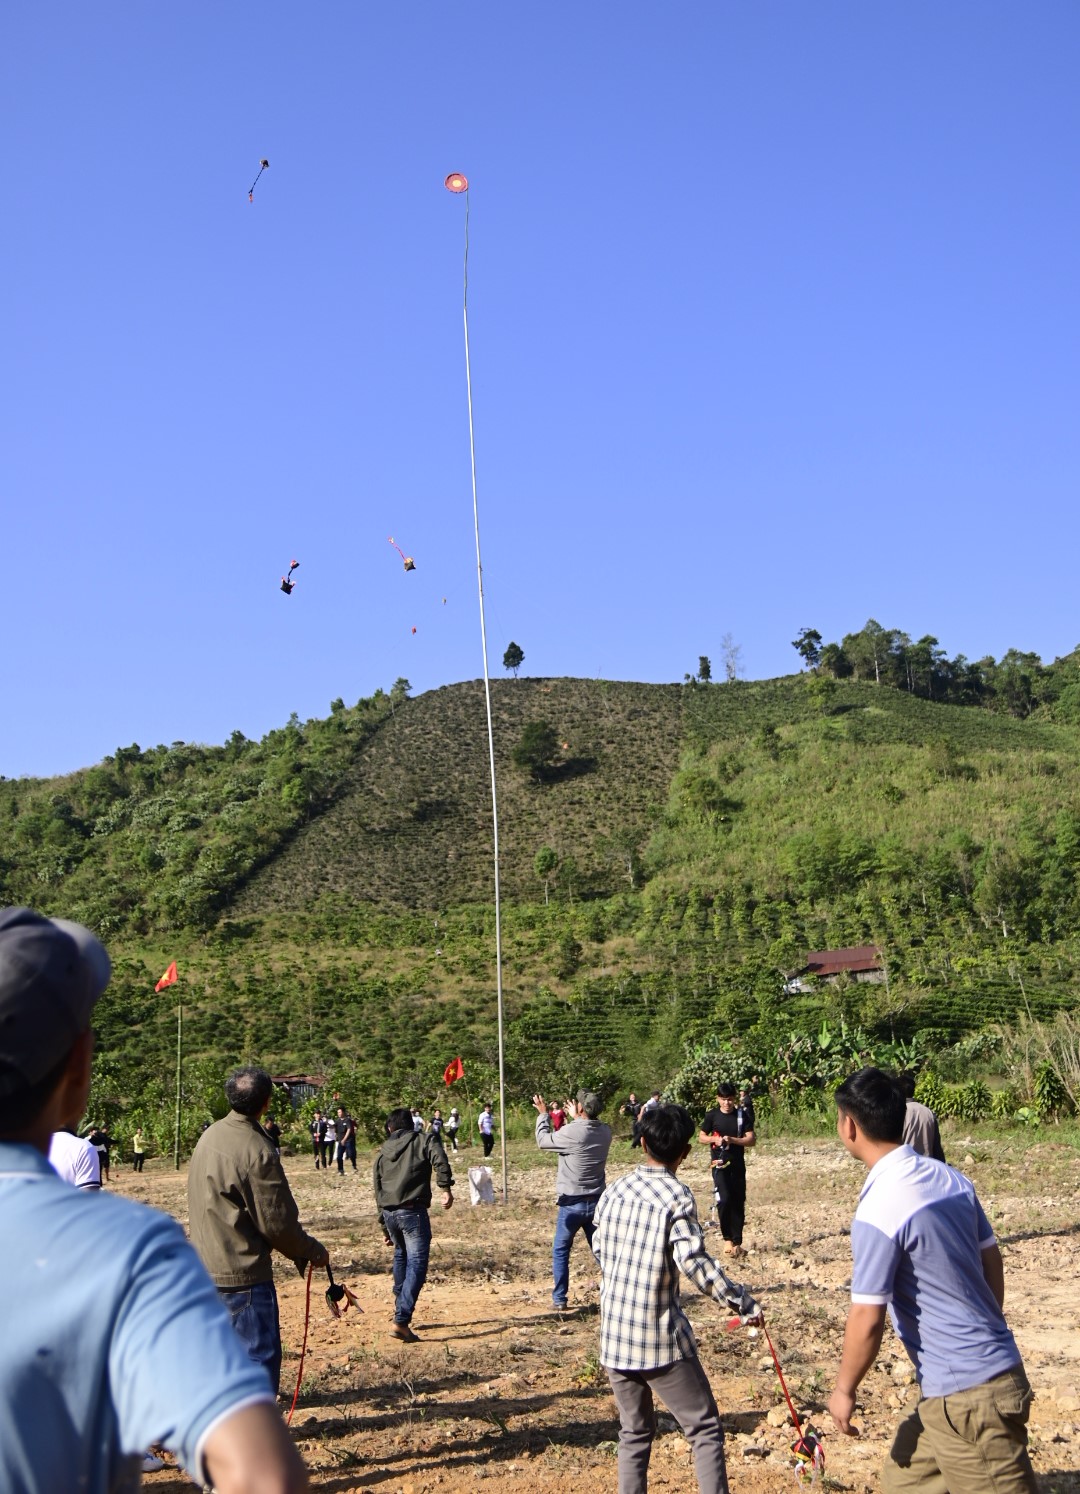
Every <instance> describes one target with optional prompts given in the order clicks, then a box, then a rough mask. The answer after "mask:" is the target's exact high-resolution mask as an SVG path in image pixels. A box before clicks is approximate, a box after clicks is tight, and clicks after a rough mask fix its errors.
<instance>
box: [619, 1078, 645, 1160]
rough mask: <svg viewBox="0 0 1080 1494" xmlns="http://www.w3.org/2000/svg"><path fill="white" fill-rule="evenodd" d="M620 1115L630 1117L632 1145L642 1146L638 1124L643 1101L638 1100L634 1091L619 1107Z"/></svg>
mask: <svg viewBox="0 0 1080 1494" xmlns="http://www.w3.org/2000/svg"><path fill="white" fill-rule="evenodd" d="M619 1114H620V1115H628V1116H629V1117H630V1145H631V1146H640V1145H641V1136H640V1133H639V1132H638V1124H637V1122H638V1116H639V1115H640V1114H641V1101H640V1100H639V1099H638V1097H637V1095H636V1094H635V1093H634V1091H633V1090H631V1091H630V1094H629V1095H628V1097H627V1099H626V1100H625V1102H624V1103H623V1104H622V1105H620V1106H619Z"/></svg>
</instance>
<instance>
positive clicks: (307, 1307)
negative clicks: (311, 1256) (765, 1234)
mask: <svg viewBox="0 0 1080 1494" xmlns="http://www.w3.org/2000/svg"><path fill="white" fill-rule="evenodd" d="M312 1269H313V1268H312V1263H311V1262H310V1261H308V1268H307V1297H306V1299H305V1301H304V1342H303V1343H302V1344H301V1345H300V1368H299V1369H298V1370H297V1371H296V1389H295V1390H294V1391H293V1398H292V1405H291V1406H290V1407H289V1414H288V1416H286V1418H285V1425H286V1426H290V1425H291V1424H292V1414H293V1412H294V1411H295V1410H296V1402H297V1401H298V1400H299V1398H300V1381H301V1380H302V1379H303V1375H304V1356H305V1355H306V1354H307V1334H308V1322H309V1321H310V1319H311V1272H312ZM768 1336H769V1335H768V1334H766V1335H765V1337H766V1338H768ZM769 1348H770V1349H771V1348H772V1344H770V1345H769ZM775 1357H776V1356H775V1354H774V1355H773V1358H774V1359H775ZM776 1367H777V1369H779V1368H780V1366H779V1365H777V1366H776ZM780 1383H781V1385H782V1384H783V1383H784V1381H783V1377H782V1376H781V1379H780ZM790 1404H791V1402H790V1401H789V1402H788V1405H790ZM796 1425H798V1423H796Z"/></svg>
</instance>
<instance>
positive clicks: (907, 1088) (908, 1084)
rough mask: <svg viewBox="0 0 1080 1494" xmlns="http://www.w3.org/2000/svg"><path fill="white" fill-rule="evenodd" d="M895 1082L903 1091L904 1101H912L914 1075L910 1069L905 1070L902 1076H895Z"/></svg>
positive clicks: (913, 1095) (913, 1096)
mask: <svg viewBox="0 0 1080 1494" xmlns="http://www.w3.org/2000/svg"><path fill="white" fill-rule="evenodd" d="M896 1082H897V1084H899V1086H900V1088H901V1090H902V1091H903V1095H904V1099H905V1100H913V1099H914V1098H915V1075H914V1074H913V1073H912V1072H911V1070H910V1069H905V1070H904V1072H903V1073H902V1074H897V1076H896Z"/></svg>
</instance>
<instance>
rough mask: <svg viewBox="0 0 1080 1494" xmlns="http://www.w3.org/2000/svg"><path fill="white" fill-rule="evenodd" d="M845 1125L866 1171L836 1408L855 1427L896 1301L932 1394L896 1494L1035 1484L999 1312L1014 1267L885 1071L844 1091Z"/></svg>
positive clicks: (1024, 1403)
mask: <svg viewBox="0 0 1080 1494" xmlns="http://www.w3.org/2000/svg"><path fill="white" fill-rule="evenodd" d="M836 1104H837V1110H838V1112H839V1113H838V1119H837V1134H838V1135H839V1137H840V1140H841V1141H842V1142H843V1144H844V1146H845V1147H846V1148H847V1150H848V1151H849V1152H850V1153H851V1155H852V1156H853V1157H855V1158H856V1159H857V1160H858V1161H860V1162H861V1163H863V1165H864V1166H865V1167H866V1168H867V1169H868V1174H867V1178H866V1182H865V1183H864V1185H863V1189H862V1192H861V1193H860V1195H859V1206H858V1208H857V1209H856V1211H855V1220H854V1223H853V1224H852V1227H851V1254H852V1259H853V1269H852V1276H851V1310H850V1312H849V1313H848V1320H847V1325H846V1327H845V1329H844V1348H843V1353H842V1355H841V1359H840V1368H839V1370H838V1372H837V1376H836V1387H835V1389H834V1390H833V1393H832V1395H831V1397H830V1398H829V1412H830V1414H831V1416H832V1418H833V1421H835V1423H836V1425H837V1427H838V1428H839V1430H840V1431H841V1432H846V1433H849V1434H852V1433H853V1430H854V1429H853V1427H852V1425H851V1418H852V1415H853V1414H854V1410H855V1390H856V1387H857V1386H858V1385H859V1382H860V1381H861V1380H862V1379H863V1377H864V1375H865V1374H866V1373H867V1371H868V1370H869V1368H870V1366H871V1365H872V1364H873V1362H874V1360H875V1359H876V1357H877V1353H878V1349H879V1348H880V1347H881V1337H882V1333H883V1331H884V1328H885V1315H886V1312H888V1315H889V1317H890V1319H891V1320H892V1325H893V1327H894V1329H895V1330H896V1332H897V1334H898V1335H899V1338H900V1341H901V1343H902V1344H903V1345H904V1348H905V1349H906V1350H907V1352H908V1355H909V1356H910V1358H911V1361H912V1363H913V1364H914V1366H915V1374H916V1378H917V1379H918V1381H919V1387H920V1390H921V1392H922V1398H921V1399H920V1401H919V1403H918V1405H917V1406H916V1408H915V1411H914V1413H913V1414H912V1415H911V1416H909V1417H908V1418H907V1419H906V1420H905V1421H904V1422H902V1423H901V1425H900V1427H899V1429H898V1431H897V1434H896V1438H895V1440H894V1442H893V1445H892V1448H891V1450H890V1453H889V1457H888V1459H887V1461H886V1464H885V1469H884V1477H883V1484H882V1487H883V1488H884V1489H885V1490H886V1494H911V1491H915V1490H919V1491H921V1494H989V1491H990V1490H993V1491H994V1494H1035V1488H1036V1485H1035V1475H1034V1472H1033V1471H1032V1467H1031V1461H1030V1459H1029V1457H1028V1452H1027V1419H1028V1412H1029V1409H1030V1405H1031V1388H1030V1386H1029V1385H1028V1381H1027V1376H1026V1375H1025V1373H1024V1366H1023V1363H1022V1361H1021V1358H1020V1351H1019V1349H1018V1348H1017V1347H1016V1341H1015V1339H1014V1338H1013V1336H1012V1333H1011V1332H1010V1331H1009V1327H1008V1325H1007V1324H1006V1322H1005V1317H1004V1314H1003V1313H1002V1310H1001V1308H1002V1303H1003V1302H1004V1300H1005V1271H1004V1267H1003V1265H1002V1260H1001V1252H1000V1250H999V1249H998V1247H997V1242H996V1240H995V1239H994V1232H993V1230H992V1229H991V1228H990V1224H989V1221H988V1220H987V1217H986V1215H985V1213H984V1212H983V1209H982V1205H981V1204H980V1203H979V1200H978V1198H977V1197H976V1195H975V1189H974V1188H973V1187H972V1185H971V1183H970V1182H969V1180H968V1179H967V1178H965V1177H964V1176H963V1175H962V1174H961V1173H959V1172H956V1171H955V1170H954V1169H953V1168H951V1167H947V1166H946V1165H945V1163H943V1162H937V1161H935V1160H934V1159H933V1158H932V1157H924V1156H920V1155H919V1153H917V1152H915V1151H913V1150H912V1148H911V1147H910V1146H905V1145H903V1144H902V1141H901V1138H902V1136H903V1131H904V1112H905V1104H906V1102H905V1096H904V1093H903V1090H902V1089H901V1087H900V1085H899V1084H898V1082H897V1081H896V1080H895V1079H892V1078H890V1076H889V1075H888V1074H884V1073H882V1071H881V1070H880V1069H874V1068H865V1069H860V1070H859V1071H858V1072H857V1073H855V1074H852V1075H851V1077H850V1078H849V1079H846V1080H845V1081H844V1083H843V1084H841V1086H840V1088H839V1089H838V1090H837V1091H836Z"/></svg>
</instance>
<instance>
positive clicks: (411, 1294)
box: [374, 1106, 454, 1344]
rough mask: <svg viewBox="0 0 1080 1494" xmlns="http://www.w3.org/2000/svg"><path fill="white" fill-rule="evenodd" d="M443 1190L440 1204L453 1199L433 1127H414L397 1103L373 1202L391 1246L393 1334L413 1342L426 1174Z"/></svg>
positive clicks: (425, 1231)
mask: <svg viewBox="0 0 1080 1494" xmlns="http://www.w3.org/2000/svg"><path fill="white" fill-rule="evenodd" d="M432 1171H434V1173H435V1180H436V1182H437V1183H438V1185H439V1187H440V1188H441V1189H442V1190H443V1208H444V1209H448V1208H450V1206H451V1205H452V1204H453V1202H454V1194H453V1191H452V1190H453V1187H454V1174H453V1173H452V1172H451V1170H450V1163H449V1162H448V1161H447V1158H446V1152H445V1151H444V1150H443V1144H442V1140H441V1139H440V1137H439V1135H438V1133H437V1132H435V1131H414V1130H413V1118H412V1111H411V1110H407V1109H405V1108H404V1106H402V1107H401V1108H400V1109H398V1110H391V1112H390V1114H389V1115H388V1116H387V1118H386V1140H385V1141H384V1142H383V1144H382V1146H381V1147H380V1149H379V1154H378V1156H377V1157H376V1158H375V1177H374V1182H375V1202H376V1203H377V1204H378V1206H379V1223H380V1224H381V1225H382V1227H383V1234H384V1236H385V1238H386V1243H387V1244H388V1245H393V1247H394V1327H393V1330H392V1331H393V1334H394V1337H395V1338H399V1339H400V1340H401V1342H402V1343H404V1344H415V1343H416V1342H417V1337H416V1334H415V1333H414V1332H413V1331H412V1329H411V1328H410V1327H409V1324H410V1323H411V1322H412V1315H413V1312H414V1311H415V1310H416V1299H417V1297H419V1295H420V1290H421V1288H422V1287H423V1285H424V1282H425V1281H426V1280H427V1268H428V1256H429V1254H430V1253H431V1219H430V1217H429V1216H428V1209H429V1208H430V1207H431V1174H432Z"/></svg>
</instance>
